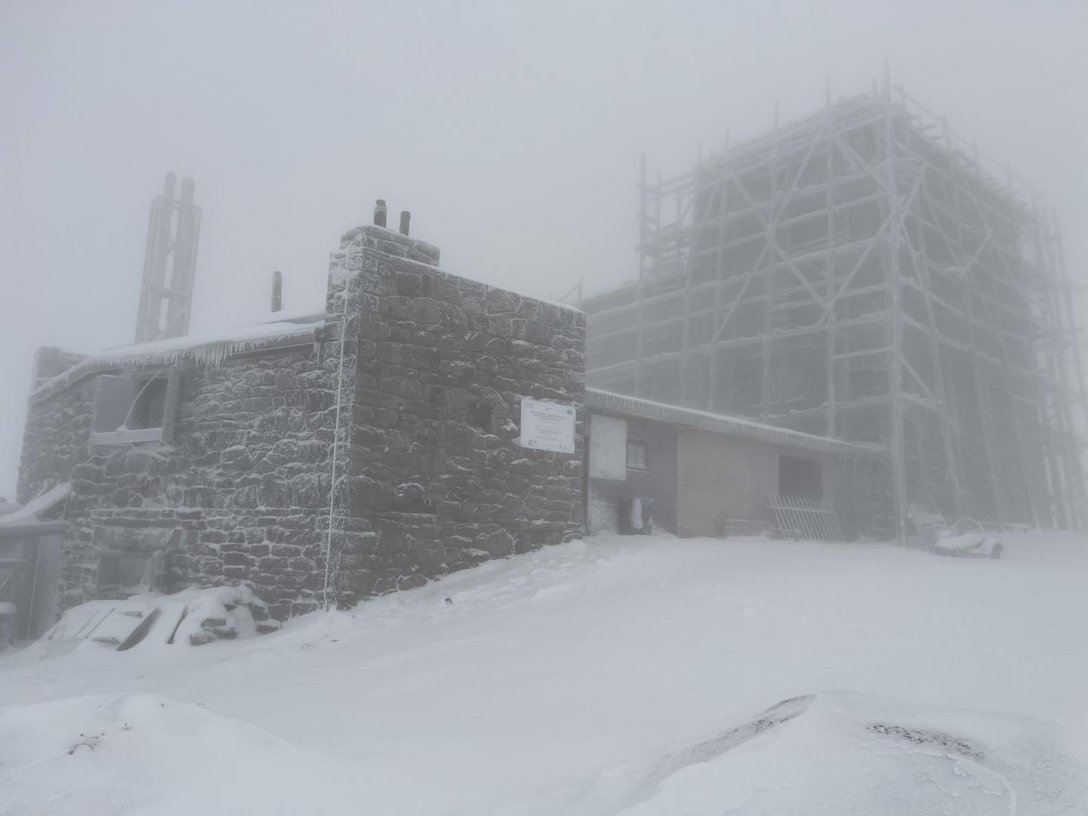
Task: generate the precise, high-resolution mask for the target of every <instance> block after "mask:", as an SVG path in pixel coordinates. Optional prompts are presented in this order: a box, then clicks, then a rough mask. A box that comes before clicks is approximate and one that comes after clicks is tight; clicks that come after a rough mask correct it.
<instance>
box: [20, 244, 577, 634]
mask: <svg viewBox="0 0 1088 816" xmlns="http://www.w3.org/2000/svg"><path fill="white" fill-rule="evenodd" d="M437 260H438V251H437V249H436V248H434V247H431V246H430V245H428V244H425V243H423V242H419V241H414V240H410V239H408V238H405V237H404V236H401V235H399V234H398V233H395V232H392V231H390V230H385V229H380V228H377V227H363V228H360V229H357V230H353V231H352V232H350V233H348V234H347V235H345V236H344V239H343V241H342V245H341V250H340V252H338V253H334V254H333V258H332V265H331V272H330V276H329V291H328V314H327V315H326V324H327V325H326V329H325V330H324V332H323V334H322V336H321V342H320V343H318V344H315V343H313V342H309V343H306V344H304V345H300V346H297V347H294V348H290V349H279V350H265V351H257V352H252V353H246V354H236V355H234V356H228V357H227V358H226V359H225V360H223V361H221V362H219V363H218V364H217V365H210V366H204V365H197V364H195V363H193V362H191V361H190V362H183V363H180V364H178V365H179V367H180V369H181V388H180V400H179V403H178V413H177V421H176V429H175V438H174V443H173V445H172V446H151V447H142V446H141V447H136V446H133V447H115V446H109V447H106V446H93V445H91V424H92V418H93V410H94V398H95V374H94V373H91V374H88V375H86V376H76V377H72V378H71V379H70V381H66V382H62V383H61V384H60V385H56V386H55V387H51V388H48V389H47V390H46V391H45V392H44V393H43V392H39V394H38V395H37V396H36V397H34V398H32V401H31V410H30V411H29V415H28V419H27V428H26V435H25V438H24V447H23V460H22V466H21V469H20V487H19V496H20V500H21V501H24V502H25V501H27V500H28V499H30V498H32V497H33V496H34V495H37V494H38V493H39V492H41V491H42V490H44V489H46V488H48V487H50V486H52V485H54V484H57V483H59V482H70V483H71V485H72V493H71V496H70V497H69V499H68V500H67V501H66V502H65V504H64V505H63V506H62V507H60V508H58V509H57V511H56V514H57V515H58V516H59V517H60V518H63V519H64V520H65V521H66V522H67V523H68V533H67V535H66V541H65V545H64V547H65V555H64V566H63V570H62V572H63V575H62V579H61V580H62V586H61V592H60V597H61V599H62V605H63V606H71V605H74V604H77V603H80V602H82V601H85V600H88V599H91V598H94V597H98V596H99V589H98V570H99V556H100V555H101V554H102V553H104V552H126V553H145V554H149V553H153V552H156V551H166V552H167V553H168V558H167V565H168V572H167V586H166V588H167V589H177V588H180V587H182V586H185V585H187V584H189V583H193V582H195V583H199V584H203V585H214V584H222V583H246V584H249V585H251V586H252V587H253V589H254V590H255V591H256V593H257V594H258V595H259V596H260V597H261V598H262V599H263V600H264V601H265V602H267V603H268V605H269V609H270V612H271V615H272V617H273V618H275V619H279V620H282V619H285V618H286V617H288V616H290V615H292V614H297V613H300V612H304V611H307V610H310V609H313V608H315V607H317V606H318V605H319V604H320V603H322V602H323V600H324V599H325V593H326V588H327V587H328V599H329V600H330V601H334V602H336V603H337V604H339V605H342V606H343V605H348V604H350V603H353V602H355V601H357V600H359V599H360V598H364V597H367V596H370V595H374V594H378V593H382V592H387V591H390V590H393V589H398V588H406V587H411V586H415V585H418V584H420V583H422V582H424V581H425V580H427V579H429V578H433V577H437V576H439V575H442V574H444V573H447V572H450V571H452V570H456V569H460V568H463V567H467V566H470V565H473V564H476V563H479V562H480V561H482V560H485V559H487V558H492V557H501V556H504V555H508V554H510V553H514V552H524V551H526V550H529V549H532V548H535V547H538V546H541V545H543V544H547V543H556V542H559V541H563V540H566V539H569V538H572V537H575V536H577V535H580V534H581V532H582V512H583V511H582V508H583V501H584V499H583V481H582V456H581V453H582V447H583V441H582V435H581V422H582V397H583V392H584V385H583V346H584V324H583V318H582V315H581V313H580V312H577V311H574V310H570V309H567V308H563V307H560V306H555V305H551V304H547V303H542V302H540V301H535V300H531V299H529V298H523V297H520V296H518V295H515V294H513V293H511V292H506V291H503V290H499V289H494V288H491V287H487V286H484V285H482V284H478V283H475V282H473V281H469V280H465V279H463V278H458V277H455V276H452V275H448V274H446V273H443V272H441V271H439V270H438V269H437V268H436V267H435V266H434V264H435V263H437ZM345 316H346V319H344V318H345ZM341 349H342V350H343V354H342V355H341ZM40 359H41V360H43V361H45V363H44V364H43V367H42V369H41V372H40V375H41V376H53V375H55V374H57V373H60V372H59V371H54V370H53V369H54V368H57V367H58V366H59V367H60V368H64V367H66V364H67V363H71V362H76V361H78V358H69V357H65V356H64V355H63V354H61V353H57V352H51V351H46V352H43V353H42V355H40ZM53 363H56V365H52V364H53ZM50 366H52V367H50ZM122 368H124V370H125V371H127V372H129V373H133V374H136V375H153V374H156V373H157V374H161V373H162V371H163V367H162V366H157V367H154V368H138V367H133V366H129V367H123V366H122ZM114 373H116V372H114ZM522 397H532V398H537V399H548V400H556V401H562V402H568V403H573V404H575V405H576V407H577V410H578V441H577V444H578V452H577V453H576V454H572V455H562V454H553V453H544V452H540V451H535V450H527V449H524V448H521V447H520V445H519V444H518V433H519V429H518V423H519V419H520V416H519V410H520V401H521V398H522ZM338 406H339V410H338ZM334 471H335V491H334V492H333V495H332V497H331V498H332V506H333V513H332V524H331V525H330V516H329V506H330V491H333V485H334ZM330 530H331V536H330ZM330 544H331V553H332V558H331V560H330V561H329V563H328V564H326V558H325V554H326V552H327V551H328V550H327V548H328V547H329V546H330Z"/></svg>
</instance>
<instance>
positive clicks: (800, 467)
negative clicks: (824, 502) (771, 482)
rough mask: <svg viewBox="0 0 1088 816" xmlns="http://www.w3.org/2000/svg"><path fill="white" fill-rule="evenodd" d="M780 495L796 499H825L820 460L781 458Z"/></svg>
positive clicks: (779, 468) (779, 459) (779, 474)
mask: <svg viewBox="0 0 1088 816" xmlns="http://www.w3.org/2000/svg"><path fill="white" fill-rule="evenodd" d="M778 495H779V496H788V497H790V498H796V499H818V500H819V499H823V497H824V491H823V483H822V481H821V479H820V462H819V460H816V459H801V458H799V457H797V456H779V457H778Z"/></svg>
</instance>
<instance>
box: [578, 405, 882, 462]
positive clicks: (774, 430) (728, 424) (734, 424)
mask: <svg viewBox="0 0 1088 816" xmlns="http://www.w3.org/2000/svg"><path fill="white" fill-rule="evenodd" d="M586 407H588V408H595V409H597V410H599V411H608V412H611V413H617V414H626V415H628V416H633V417H640V418H642V419H656V420H659V421H661V422H669V423H672V424H674V425H683V426H686V427H689V428H698V429H700V430H704V431H714V432H716V433H723V434H728V435H730V436H740V437H745V438H747V439H758V440H761V441H763V442H772V443H774V444H776V445H784V446H788V447H791V448H798V449H802V450H808V451H813V452H815V453H828V454H832V455H835V456H843V457H848V458H851V459H869V460H874V461H875V460H878V459H880V458H882V457H883V456H884V455H885V454H886V451H885V449H884V448H883V447H882V446H880V445H871V444H866V443H860V442H845V441H843V440H841V439H834V438H832V437H829V436H817V435H816V434H808V433H803V432H802V431H794V430H790V429H789V428H780V427H778V426H777V425H767V424H765V423H762V422H755V421H754V420H751V419H744V418H743V417H735V416H727V415H725V414H715V413H712V412H710V411H699V410H697V409H694V408H684V407H681V406H679V405H670V404H668V403H665V402H654V401H653V400H648V399H642V398H641V397H631V396H628V395H626V394H617V393H615V392H612V391H603V390H601V389H600V388H587V389H586Z"/></svg>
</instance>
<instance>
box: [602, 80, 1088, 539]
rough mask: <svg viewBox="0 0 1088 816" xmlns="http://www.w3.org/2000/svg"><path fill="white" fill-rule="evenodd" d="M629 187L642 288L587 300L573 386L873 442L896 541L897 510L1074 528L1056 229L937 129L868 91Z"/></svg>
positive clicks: (1066, 346)
mask: <svg viewBox="0 0 1088 816" xmlns="http://www.w3.org/2000/svg"><path fill="white" fill-rule="evenodd" d="M776 119H777V117H776ZM639 189H640V241H639V259H640V260H639V277H638V279H637V280H636V281H635V282H633V283H631V284H629V285H626V286H623V287H620V288H618V289H615V290H613V291H611V292H607V293H605V294H603V295H599V296H597V297H594V298H591V299H589V300H587V301H586V302H585V303H584V304H583V308H584V309H585V311H586V313H587V317H588V333H587V347H588V358H587V382H588V384H589V385H592V386H596V387H598V388H603V389H608V390H610V391H616V392H621V393H628V394H632V395H635V396H640V397H646V398H650V399H659V400H662V401H671V402H680V403H681V404H683V405H686V406H689V407H693V408H700V409H705V410H709V411H713V412H716V413H724V414H735V415H740V416H746V417H752V418H758V419H759V420H760V421H762V422H766V423H771V424H776V425H781V426H783V427H788V428H793V429H795V430H799V431H804V432H808V433H814V434H821V435H826V436H829V437H835V438H840V439H844V440H849V441H857V442H869V443H877V444H880V445H883V446H885V448H886V449H887V450H888V452H889V455H888V468H887V471H888V479H887V485H886V497H887V506H888V507H889V513H888V516H889V517H888V520H887V526H888V527H892V528H894V529H893V530H891V531H893V532H894V533H895V534H896V535H897V537H898V538H899V539H900V540H901V541H902V540H904V539H905V534H906V530H905V525H906V518H907V514H908V508H909V506H910V505H911V504H915V505H918V506H928V507H931V508H934V509H937V510H940V511H941V512H942V513H944V514H945V515H946V516H948V517H950V518H963V517H970V518H974V519H978V520H980V521H984V522H987V523H991V524H995V525H1002V526H1005V525H1009V524H1013V523H1016V524H1025V525H1033V526H1043V527H1063V528H1071V529H1083V528H1084V527H1085V525H1086V523H1088V507H1086V496H1085V483H1084V473H1083V468H1082V461H1081V447H1082V445H1081V441H1080V431H1082V430H1085V429H1086V428H1088V409H1086V406H1085V401H1084V399H1083V396H1084V394H1085V388H1084V379H1083V373H1082V369H1081V365H1080V351H1079V345H1078V342H1079V339H1078V336H1077V328H1076V323H1075V318H1074V310H1073V288H1072V286H1071V284H1070V281H1069V277H1068V274H1067V270H1066V268H1065V266H1064V261H1063V255H1062V246H1061V236H1060V234H1059V231H1058V226H1057V221H1056V219H1055V217H1054V213H1053V211H1052V210H1050V209H1049V208H1048V207H1046V206H1044V205H1043V204H1042V203H1041V202H1040V200H1039V198H1038V197H1037V196H1036V195H1035V194H1034V193H1033V192H1032V191H1031V188H1030V186H1028V185H1026V184H1025V183H1024V182H1023V181H1022V180H1020V179H1019V178H1018V177H1016V176H1015V175H1014V174H1013V173H1012V172H1011V170H1009V169H1008V168H1007V167H1003V166H1001V165H999V164H997V163H996V162H994V161H993V160H991V159H989V158H988V157H987V156H985V155H984V154H982V153H980V151H979V150H978V149H977V147H975V146H974V145H973V144H970V143H968V142H966V141H964V140H963V139H961V138H960V137H958V136H956V135H955V134H954V133H952V131H951V130H950V129H949V127H948V125H947V122H946V121H945V120H944V119H942V118H940V117H937V116H935V115H934V114H932V113H931V112H929V111H927V110H926V109H925V108H923V107H922V106H921V105H920V104H918V103H917V102H916V101H915V100H913V99H912V98H910V97H909V96H908V95H907V94H906V93H905V92H904V91H903V90H902V89H901V88H893V86H892V84H891V82H890V80H889V79H888V78H885V81H884V83H883V87H881V88H877V87H875V86H874V89H873V92H872V93H868V94H862V95H858V96H855V97H850V98H845V99H842V100H840V101H838V102H837V103H832V101H831V98H830V93H829V94H828V100H827V104H826V105H825V107H824V110H823V111H821V112H820V113H818V114H816V115H813V116H810V117H807V118H804V119H801V120H798V121H795V122H792V123H790V124H786V125H783V126H780V125H779V124H778V123H777V121H776V124H775V127H774V129H773V131H772V132H770V133H769V134H766V135H764V136H762V137H760V138H757V139H754V140H752V141H749V142H745V143H742V144H739V145H736V146H734V147H731V148H726V149H725V150H724V151H723V152H721V153H720V154H716V155H712V156H710V157H707V158H700V160H699V161H698V162H697V163H696V165H695V167H694V168H693V169H692V170H691V171H690V172H688V173H685V174H684V175H681V176H679V177H677V178H673V179H670V180H661V179H660V178H658V180H657V181H656V182H654V183H651V182H649V181H648V179H647V173H646V165H645V160H643V163H642V173H641V183H640V187H639Z"/></svg>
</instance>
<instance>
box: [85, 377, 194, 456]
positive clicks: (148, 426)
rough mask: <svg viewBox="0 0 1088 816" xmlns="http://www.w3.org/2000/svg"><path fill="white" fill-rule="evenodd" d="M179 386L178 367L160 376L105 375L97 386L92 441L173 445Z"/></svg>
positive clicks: (107, 443) (95, 442) (98, 381)
mask: <svg viewBox="0 0 1088 816" xmlns="http://www.w3.org/2000/svg"><path fill="white" fill-rule="evenodd" d="M180 385H181V374H180V372H179V371H178V370H177V369H176V368H172V369H170V370H169V372H168V373H167V374H166V375H164V376H158V377H144V378H140V377H121V376H116V375H112V374H104V375H102V376H101V377H99V378H98V380H97V382H96V383H95V397H94V420H93V425H92V428H91V430H92V442H93V443H94V444H96V445H133V444H138V443H141V442H144V443H147V442H160V443H166V444H171V443H172V442H173V436H174V419H175V417H176V415H177V404H178V394H179V389H180Z"/></svg>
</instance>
